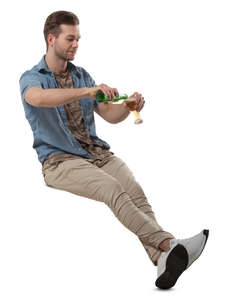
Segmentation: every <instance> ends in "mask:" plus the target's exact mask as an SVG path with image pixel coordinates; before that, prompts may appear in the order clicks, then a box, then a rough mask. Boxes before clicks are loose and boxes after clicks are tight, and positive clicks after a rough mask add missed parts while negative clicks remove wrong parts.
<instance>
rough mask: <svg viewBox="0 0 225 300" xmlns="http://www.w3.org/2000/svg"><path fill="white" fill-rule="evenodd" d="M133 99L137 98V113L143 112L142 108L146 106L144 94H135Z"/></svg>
mask: <svg viewBox="0 0 225 300" xmlns="http://www.w3.org/2000/svg"><path fill="white" fill-rule="evenodd" d="M132 97H135V98H136V111H138V112H139V111H141V110H142V108H143V107H144V105H145V100H144V97H143V96H142V94H139V93H138V92H135V93H134V94H133V95H132Z"/></svg>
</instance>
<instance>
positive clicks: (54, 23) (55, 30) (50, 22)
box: [44, 10, 80, 51]
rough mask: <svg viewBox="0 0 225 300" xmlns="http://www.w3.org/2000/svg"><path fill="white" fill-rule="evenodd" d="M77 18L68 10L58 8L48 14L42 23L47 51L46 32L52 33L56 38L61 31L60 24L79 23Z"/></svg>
mask: <svg viewBox="0 0 225 300" xmlns="http://www.w3.org/2000/svg"><path fill="white" fill-rule="evenodd" d="M79 23H80V22H79V19H78V17H77V16H76V15H75V14H74V13H72V12H69V11H65V10H59V11H55V12H53V13H52V14H51V15H49V16H48V17H47V19H46V21H45V25H44V37H45V42H46V48H47V50H46V51H48V34H49V33H51V34H53V35H54V36H55V37H56V38H58V36H59V35H60V33H61V28H60V25H61V24H67V25H79Z"/></svg>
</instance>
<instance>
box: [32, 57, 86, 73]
mask: <svg viewBox="0 0 225 300" xmlns="http://www.w3.org/2000/svg"><path fill="white" fill-rule="evenodd" d="M67 67H68V70H69V72H70V71H74V72H76V74H77V75H78V77H80V76H81V74H80V71H79V70H78V68H77V67H76V66H75V65H74V64H72V63H71V62H70V61H68V62H67ZM41 70H44V71H46V72H49V73H52V71H51V70H49V68H48V66H47V64H46V62H45V54H44V55H43V56H42V59H41V60H40V62H39V64H38V72H40V71H41Z"/></svg>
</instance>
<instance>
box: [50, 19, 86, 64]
mask: <svg viewBox="0 0 225 300" xmlns="http://www.w3.org/2000/svg"><path fill="white" fill-rule="evenodd" d="M60 27H61V33H60V35H59V37H58V38H57V39H56V38H55V37H53V51H54V53H55V55H56V56H58V57H60V58H63V59H65V60H67V61H68V60H73V59H74V55H75V53H76V51H77V49H78V41H79V39H80V31H79V25H65V24H61V25H60ZM49 47H50V46H49Z"/></svg>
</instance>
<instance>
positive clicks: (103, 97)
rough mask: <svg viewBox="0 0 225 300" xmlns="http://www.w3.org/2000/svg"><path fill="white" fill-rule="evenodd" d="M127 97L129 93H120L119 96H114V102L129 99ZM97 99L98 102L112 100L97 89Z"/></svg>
mask: <svg viewBox="0 0 225 300" xmlns="http://www.w3.org/2000/svg"><path fill="white" fill-rule="evenodd" d="M127 98H128V95H127V94H122V95H119V96H114V97H113V100H112V102H117V101H119V100H122V99H127ZM96 100H97V101H98V102H109V101H110V100H109V98H108V97H107V96H106V95H105V94H104V93H103V91H101V90H98V91H97V94H96Z"/></svg>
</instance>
